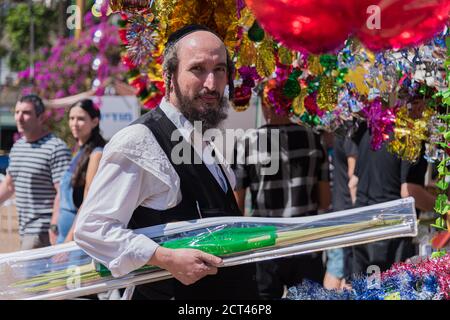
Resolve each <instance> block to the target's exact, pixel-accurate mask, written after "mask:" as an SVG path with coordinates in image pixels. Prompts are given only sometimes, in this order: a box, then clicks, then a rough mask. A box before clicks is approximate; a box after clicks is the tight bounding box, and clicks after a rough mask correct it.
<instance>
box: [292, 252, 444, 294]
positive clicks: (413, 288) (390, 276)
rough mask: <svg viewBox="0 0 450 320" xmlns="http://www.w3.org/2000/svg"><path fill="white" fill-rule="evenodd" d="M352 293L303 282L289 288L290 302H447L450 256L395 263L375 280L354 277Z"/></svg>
mask: <svg viewBox="0 0 450 320" xmlns="http://www.w3.org/2000/svg"><path fill="white" fill-rule="evenodd" d="M351 286H352V289H351V290H343V291H336V290H326V289H324V288H323V287H322V286H321V285H320V284H317V283H314V282H312V281H304V282H303V284H300V285H298V286H295V287H291V288H289V291H288V295H287V299H290V300H449V299H450V255H444V256H441V257H436V258H427V259H422V260H421V261H418V262H417V261H412V262H404V263H397V264H394V265H393V266H392V267H391V268H390V269H389V270H387V271H385V272H383V273H381V276H380V277H379V278H377V277H355V278H354V279H353V281H351Z"/></svg>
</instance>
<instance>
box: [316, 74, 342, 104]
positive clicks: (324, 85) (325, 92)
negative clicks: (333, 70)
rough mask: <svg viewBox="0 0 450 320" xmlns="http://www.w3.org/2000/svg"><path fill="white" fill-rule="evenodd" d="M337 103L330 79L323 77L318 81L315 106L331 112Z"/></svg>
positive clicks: (335, 92)
mask: <svg viewBox="0 0 450 320" xmlns="http://www.w3.org/2000/svg"><path fill="white" fill-rule="evenodd" d="M337 102H338V93H337V90H336V87H335V85H334V81H333V78H332V77H328V76H325V77H323V78H322V79H321V80H320V86H319V90H318V92H317V105H318V106H319V108H320V109H322V110H326V111H332V110H333V109H334V108H335V107H336V104H337Z"/></svg>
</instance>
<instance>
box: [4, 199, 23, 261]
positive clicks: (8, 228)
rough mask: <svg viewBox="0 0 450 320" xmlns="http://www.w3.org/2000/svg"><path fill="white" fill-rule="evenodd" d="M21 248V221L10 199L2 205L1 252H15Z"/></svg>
mask: <svg viewBox="0 0 450 320" xmlns="http://www.w3.org/2000/svg"><path fill="white" fill-rule="evenodd" d="M19 249H20V239H19V222H18V219H17V212H16V206H15V205H14V204H13V201H10V200H9V201H7V202H6V203H5V204H4V205H1V206H0V253H7V252H14V251H18V250H19Z"/></svg>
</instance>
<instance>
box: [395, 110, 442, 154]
mask: <svg viewBox="0 0 450 320" xmlns="http://www.w3.org/2000/svg"><path fill="white" fill-rule="evenodd" d="M410 112H411V110H408V107H407V106H402V107H400V108H399V109H398V111H397V113H396V117H395V128H394V135H393V137H392V141H390V142H389V144H388V151H390V152H392V153H395V154H398V155H399V156H400V157H401V158H402V159H405V160H408V161H410V162H415V161H416V160H417V159H418V158H419V156H420V153H421V150H422V144H423V142H424V141H425V140H427V138H428V133H429V128H428V124H429V122H430V120H431V117H432V116H433V114H434V110H433V109H431V108H429V107H427V108H426V109H425V110H423V111H422V112H420V115H419V116H418V117H417V118H416V117H412V116H411V115H410Z"/></svg>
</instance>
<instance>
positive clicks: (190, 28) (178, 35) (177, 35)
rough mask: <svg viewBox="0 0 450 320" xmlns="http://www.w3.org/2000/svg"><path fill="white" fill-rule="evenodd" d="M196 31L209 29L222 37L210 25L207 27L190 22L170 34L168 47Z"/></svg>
mask: <svg viewBox="0 0 450 320" xmlns="http://www.w3.org/2000/svg"><path fill="white" fill-rule="evenodd" d="M196 31H208V32H211V33H212V34H215V35H216V36H217V37H218V38H219V39H221V38H220V36H219V35H218V34H217V33H216V32H214V31H213V30H211V29H209V28H208V27H205V26H203V25H200V24H189V25H187V26H184V27H183V28H181V29H178V30H177V31H175V32H173V33H172V34H171V35H170V36H169V39H167V42H166V47H168V46H170V45H174V44H175V43H177V42H178V41H180V40H181V39H182V38H184V37H185V36H187V35H188V34H191V33H193V32H196Z"/></svg>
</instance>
